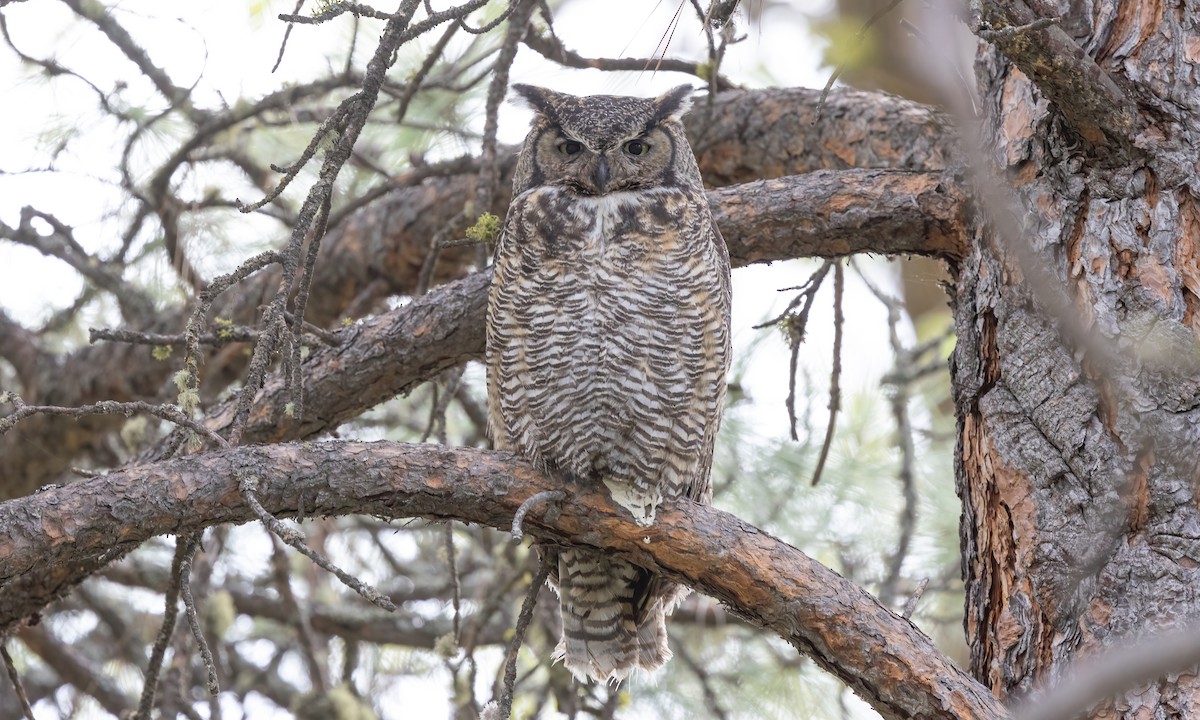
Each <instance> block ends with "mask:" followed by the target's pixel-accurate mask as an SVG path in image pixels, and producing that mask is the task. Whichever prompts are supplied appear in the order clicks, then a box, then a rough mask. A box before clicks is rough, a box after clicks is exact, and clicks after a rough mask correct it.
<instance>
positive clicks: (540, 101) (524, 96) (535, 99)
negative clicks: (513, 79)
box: [512, 83, 560, 122]
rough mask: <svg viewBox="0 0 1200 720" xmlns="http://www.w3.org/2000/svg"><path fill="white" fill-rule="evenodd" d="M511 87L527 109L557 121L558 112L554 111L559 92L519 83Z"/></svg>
mask: <svg viewBox="0 0 1200 720" xmlns="http://www.w3.org/2000/svg"><path fill="white" fill-rule="evenodd" d="M512 89H513V90H515V91H516V93H517V96H518V97H519V98H520V99H521V100H524V101H525V104H526V105H528V106H529V109H531V110H533V111H534V112H536V113H537V114H539V115H542V116H543V117H545V118H547V119H549V120H551V121H553V122H558V112H557V111H556V108H557V105H558V103H557V102H556V101H557V99H558V96H559V95H560V93H556V92H554V91H553V90H548V89H546V88H544V87H538V86H536V85H523V84H521V83H517V84H515V85H513V86H512Z"/></svg>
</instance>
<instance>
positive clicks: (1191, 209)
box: [952, 1, 1200, 718]
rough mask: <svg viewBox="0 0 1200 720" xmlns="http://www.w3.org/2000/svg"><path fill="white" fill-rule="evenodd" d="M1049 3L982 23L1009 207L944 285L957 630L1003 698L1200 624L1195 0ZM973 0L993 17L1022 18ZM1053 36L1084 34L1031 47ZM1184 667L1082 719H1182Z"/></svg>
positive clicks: (982, 66)
mask: <svg viewBox="0 0 1200 720" xmlns="http://www.w3.org/2000/svg"><path fill="white" fill-rule="evenodd" d="M1039 7H1041V5H1039ZM1055 7H1056V9H1055V10H1053V11H1051V10H1050V9H1049V7H1048V6H1047V9H1046V10H1045V12H1046V13H1047V14H1048V15H1050V14H1055V15H1057V14H1059V13H1061V18H1060V19H1059V20H1057V21H1055V22H1054V23H1053V24H1052V25H1046V26H1042V27H1038V28H1035V29H1032V30H1030V31H1028V32H1026V31H1023V30H1017V31H1015V33H1013V34H1011V35H1009V34H1005V35H1000V36H992V35H988V33H987V32H985V33H984V35H985V36H989V37H995V38H996V39H997V48H998V49H996V48H984V49H983V50H982V51H981V54H980V57H979V61H978V66H977V70H978V78H979V86H980V93H981V95H982V97H983V107H984V113H985V116H984V130H983V132H984V137H983V141H982V143H981V144H982V146H983V147H986V148H990V149H991V151H990V154H989V155H988V156H987V157H986V158H984V161H985V162H987V163H989V164H991V165H992V166H993V167H997V166H998V167H999V168H1000V169H1001V172H1002V173H1003V177H1004V181H1006V183H1007V185H1008V187H1007V189H1006V193H1003V194H1004V195H1005V197H1006V198H1010V199H1011V201H1012V205H1013V207H1015V208H1016V209H1015V212H1009V209H1008V208H1007V207H998V205H999V203H995V202H993V203H991V207H988V208H986V209H987V210H989V211H990V215H991V219H992V221H993V222H992V224H991V225H990V226H989V227H988V230H987V232H986V233H981V235H980V238H979V240H978V241H977V242H975V243H974V244H973V247H972V250H971V252H970V253H968V255H967V256H966V257H965V258H964V260H963V261H962V263H961V264H960V265H959V266H958V268H957V270H958V272H957V278H956V279H957V285H956V290H955V316H956V324H957V331H958V345H957V348H956V351H955V354H954V358H953V363H952V374H953V385H954V393H955V399H956V404H957V407H958V413H959V433H960V437H959V441H960V442H959V453H958V463H957V465H958V467H957V473H958V490H959V493H960V495H961V497H962V500H963V518H962V535H963V538H962V540H963V559H964V573H965V578H966V584H967V617H966V629H967V635H968V641H969V643H970V645H971V654H972V657H971V670H972V672H973V673H974V674H975V676H976V677H977V678H979V679H980V680H981V681H983V682H984V683H985V684H987V685H988V686H989V687H990V688H991V689H992V691H993V692H994V693H996V694H997V696H998V697H1000V698H1002V699H1009V698H1014V697H1020V696H1023V695H1026V694H1028V693H1030V692H1031V691H1033V690H1035V689H1040V688H1045V687H1047V686H1049V685H1052V684H1054V683H1055V682H1057V681H1058V680H1059V679H1060V678H1061V677H1062V676H1063V675H1064V672H1065V670H1066V668H1067V667H1068V666H1069V664H1070V663H1072V662H1073V661H1076V660H1078V659H1080V658H1086V657H1088V656H1094V655H1098V654H1100V653H1103V652H1106V651H1110V650H1111V649H1113V648H1115V647H1119V646H1121V645H1122V644H1124V643H1126V642H1129V641H1131V640H1132V639H1134V638H1137V637H1140V636H1143V635H1145V634H1148V633H1151V632H1154V631H1161V630H1164V629H1169V628H1179V627H1182V626H1185V625H1189V624H1193V623H1195V622H1197V621H1200V602H1197V591H1196V588H1198V587H1200V512H1198V508H1197V497H1196V487H1197V481H1198V480H1200V472H1198V465H1197V461H1196V452H1195V448H1196V446H1197V443H1198V442H1200V358H1198V353H1197V351H1196V347H1197V345H1196V342H1197V335H1198V334H1200V315H1198V314H1197V310H1198V309H1200V266H1198V264H1197V257H1198V256H1200V252H1198V249H1200V205H1198V204H1197V199H1196V196H1195V194H1194V193H1195V190H1194V189H1195V188H1197V187H1200V185H1198V184H1197V177H1196V172H1195V170H1196V166H1195V164H1194V163H1195V147H1196V144H1195V139H1196V137H1197V131H1198V130H1200V124H1198V123H1197V119H1198V117H1200V90H1198V86H1197V74H1196V68H1197V63H1198V62H1200V27H1198V26H1197V18H1198V17H1200V7H1198V6H1196V4H1195V3H1194V2H1184V3H1181V4H1177V5H1173V6H1169V5H1166V4H1163V3H1159V2H1132V1H1126V2H1117V3H1109V4H1105V5H1095V6H1094V7H1093V6H1088V10H1087V11H1084V10H1082V9H1080V8H1081V7H1082V6H1080V5H1078V4H1071V5H1070V6H1068V5H1067V4H1065V3H1063V4H1059V5H1056V6H1055ZM983 8H984V18H985V20H986V21H987V23H988V28H990V29H991V30H996V29H997V28H1001V27H1003V26H1004V25H1006V24H1009V23H1014V22H1022V23H1027V22H1031V21H1032V20H1036V19H1037V16H1036V15H1035V14H1033V13H1032V11H1030V10H1029V8H1028V7H1026V6H1024V5H1023V4H1021V3H995V4H993V3H984V4H983ZM1014 13H1015V14H1014ZM1043 35H1045V37H1043ZM1039 38H1040V39H1039ZM1043 40H1044V42H1042V41H1043ZM1047 43H1052V44H1053V47H1054V48H1058V49H1059V50H1062V49H1063V48H1064V47H1068V44H1069V45H1070V46H1071V47H1075V48H1076V49H1077V52H1074V51H1072V53H1071V56H1070V57H1066V58H1062V62H1061V63H1059V64H1057V65H1054V66H1045V65H1042V64H1039V63H1038V61H1037V59H1036V58H1037V57H1038V56H1037V52H1040V51H1042V50H1045V49H1046V47H1048V45H1047ZM1035 51H1036V52H1035ZM1028 53H1032V54H1028ZM1019 68H1026V69H1028V70H1029V71H1030V73H1029V74H1028V75H1027V74H1026V73H1024V72H1022V70H1021V69H1019ZM1114 94H1115V96H1114ZM1097 98H1108V100H1107V101H1104V102H1107V103H1108V104H1109V105H1110V106H1109V107H1105V108H1104V112H1099V111H1097V109H1096V107H1095V103H1096V102H1099V101H1098V100H1097ZM1133 107H1136V108H1137V112H1138V116H1137V117H1136V118H1134V119H1133V120H1132V121H1128V122H1127V121H1126V120H1127V119H1126V115H1125V113H1126V111H1128V110H1129V109H1130V108H1133ZM1189 157H1190V160H1187V159H1186V158H1189ZM1180 671H1181V672H1180V673H1178V674H1176V675H1171V676H1168V677H1166V678H1164V679H1163V680H1161V681H1155V682H1150V683H1144V684H1142V685H1141V686H1140V687H1136V688H1131V689H1123V688H1112V693H1113V695H1112V698H1111V699H1110V700H1109V701H1106V702H1103V703H1100V704H1099V705H1097V706H1095V707H1093V708H1092V709H1091V712H1090V714H1091V716H1093V717H1130V718H1132V717H1194V716H1196V715H1198V714H1200V679H1198V677H1197V675H1196V674H1195V673H1194V672H1191V671H1184V669H1183V668H1180Z"/></svg>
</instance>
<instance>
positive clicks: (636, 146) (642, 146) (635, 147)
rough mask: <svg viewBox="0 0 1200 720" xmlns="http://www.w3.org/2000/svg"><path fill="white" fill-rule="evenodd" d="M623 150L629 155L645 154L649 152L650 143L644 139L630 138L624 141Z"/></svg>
mask: <svg viewBox="0 0 1200 720" xmlns="http://www.w3.org/2000/svg"><path fill="white" fill-rule="evenodd" d="M625 152H627V153H629V154H630V155H645V154H646V153H648V152H650V145H649V144H648V143H647V142H646V141H645V140H630V141H629V142H627V143H625Z"/></svg>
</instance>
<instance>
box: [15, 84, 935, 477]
mask: <svg viewBox="0 0 1200 720" xmlns="http://www.w3.org/2000/svg"><path fill="white" fill-rule="evenodd" d="M818 95H819V93H817V92H816V91H811V90H803V89H797V90H760V91H745V90H738V91H730V92H725V93H721V94H720V95H719V96H717V97H716V98H715V99H714V100H713V102H712V103H711V104H709V103H707V102H705V101H701V102H700V103H698V104H697V106H696V108H695V110H694V111H693V112H692V113H691V114H690V115H689V116H688V118H687V123H688V129H689V134H690V136H691V139H692V142H693V144H694V145H695V147H696V149H697V153H698V154H699V160H700V164H701V170H702V172H703V174H704V177H705V179H706V181H707V182H708V183H710V184H711V185H713V186H718V187H720V186H727V185H732V184H737V183H745V182H750V181H755V180H762V179H771V178H778V177H782V176H786V175H795V174H800V173H805V172H810V171H813V170H818V169H847V168H892V169H899V170H911V171H923V172H935V171H938V170H940V169H942V168H943V167H945V165H946V162H945V158H947V157H949V152H950V150H949V148H950V147H951V137H952V133H951V132H949V130H948V128H947V126H946V124H945V119H944V118H943V117H942V116H941V115H939V114H938V113H936V112H935V111H933V110H932V109H930V108H928V107H925V106H922V105H919V104H916V103H912V102H910V101H907V100H904V99H902V98H896V97H892V96H888V95H882V94H878V93H864V92H857V91H852V90H846V91H836V92H834V93H832V94H831V96H830V98H829V100H828V102H827V103H826V105H825V108H824V111H823V113H822V115H821V119H820V120H819V121H817V122H814V120H816V119H817V115H816V104H817V103H816V101H817V97H818ZM505 157H506V158H507V160H506V161H505V162H504V163H503V164H502V167H501V170H502V173H503V175H502V178H501V180H500V187H501V190H502V191H501V192H499V193H497V195H496V197H495V198H494V200H495V202H494V205H493V207H492V208H491V210H492V212H494V213H496V214H499V215H503V214H504V209H505V207H506V206H507V204H508V200H509V198H508V192H507V187H508V183H509V180H508V177H509V175H508V173H510V172H511V169H512V167H511V166H512V159H513V158H512V156H511V154H508V155H505ZM444 170H445V174H434V175H433V176H431V177H426V178H425V179H424V180H423V181H421V182H419V183H417V184H415V185H412V186H408V185H405V183H406V182H408V180H406V178H398V179H397V182H398V183H400V184H401V185H403V186H402V187H399V188H398V189H396V190H393V191H391V192H389V193H387V194H386V195H384V196H383V197H382V198H380V199H379V200H377V201H375V202H371V203H369V204H367V205H364V206H363V207H361V208H359V209H358V210H356V211H355V212H352V213H350V214H349V215H347V216H346V217H345V219H343V220H342V221H341V222H338V223H336V224H334V225H333V226H332V227H331V228H330V232H329V235H328V236H327V237H326V239H325V240H324V242H323V243H322V247H321V256H320V259H319V261H318V264H317V271H316V273H315V276H314V278H313V286H312V293H311V299H310V301H309V303H308V306H307V313H306V316H307V318H308V319H309V320H310V321H311V322H313V323H314V324H316V325H319V326H334V325H336V321H337V320H338V318H341V317H345V316H351V317H360V316H362V315H364V314H366V313H368V312H369V311H372V310H374V309H376V308H377V304H378V301H379V300H381V299H382V298H384V297H387V296H389V295H397V294H400V295H404V294H408V293H411V292H412V291H413V289H414V288H415V287H416V284H417V283H416V280H417V275H418V272H419V269H420V267H421V264H422V263H423V261H424V258H425V255H426V254H427V252H428V248H429V243H430V240H431V238H432V237H433V236H434V235H435V234H436V233H437V232H438V231H439V230H441V229H442V228H444V227H445V226H446V225H447V224H448V223H450V222H451V221H452V220H454V218H455V216H456V215H458V214H459V212H460V211H461V210H462V208H463V206H464V203H466V202H468V200H470V199H471V198H473V197H474V182H475V177H476V174H477V171H478V168H477V167H476V161H475V160H474V159H470V158H468V159H464V160H462V161H458V162H456V163H450V164H449V165H447V166H446V167H445V168H444ZM420 172H422V173H425V174H428V173H429V172H430V171H420ZM416 177H417V175H414V176H413V177H412V178H411V179H413V180H415V179H416ZM897 189H898V190H901V191H904V190H906V188H904V187H902V186H897ZM929 190H930V188H928V187H927V188H925V190H924V192H926V193H928V191H929ZM726 197H727V196H726ZM798 197H800V198H802V197H803V196H798ZM925 197H928V195H926V196H925ZM789 199H797V196H792V197H790V198H789ZM903 199H904V198H903V196H901V197H897V198H892V199H891V202H892V203H893V204H894V206H895V207H902V206H903V202H902V201H903ZM767 201H768V200H767V199H765V198H764V199H762V202H767ZM808 208H809V210H810V211H811V212H813V213H814V214H815V213H819V212H820V209H819V208H817V207H816V206H815V205H813V204H812V203H811V202H810V203H809V204H808ZM801 209H803V208H795V209H793V210H792V212H795V211H796V210H801ZM835 209H836V208H835ZM946 219H948V218H946V217H944V216H943V217H942V219H941V220H942V221H944V220H946ZM818 221H819V218H817V219H815V220H813V221H812V222H818ZM747 229H749V228H747ZM876 229H878V230H879V231H881V232H883V233H884V234H881V235H878V236H876V235H866V236H864V239H868V240H870V239H874V240H879V241H886V240H887V236H886V232H891V230H890V229H889V228H888V227H887V225H886V224H884V225H877V226H876ZM461 231H462V228H461V227H460V228H456V229H455V232H456V233H458V234H459V235H461ZM733 231H735V228H733V227H731V228H730V230H729V232H731V233H732V232H733ZM839 242H840V241H839ZM796 251H797V252H800V251H801V248H797V249H796ZM878 251H880V252H885V251H887V248H886V247H881V248H879V249H878ZM896 251H898V252H910V251H911V252H922V251H921V249H919V248H917V249H913V250H907V249H905V248H903V247H901V248H896ZM946 251H947V249H946V248H935V249H934V250H932V252H933V253H934V254H939V253H943V252H946ZM819 254H825V253H819ZM473 257H474V253H473V252H465V251H462V250H461V249H460V250H458V251H454V250H450V251H448V252H446V253H445V254H444V255H443V256H442V260H441V261H440V262H439V264H438V271H437V275H436V277H437V278H438V279H439V280H448V279H452V278H455V277H460V276H462V275H463V274H465V273H466V272H467V271H468V270H469V266H470V263H471V261H472V259H473ZM278 284H279V277H278V272H277V271H276V270H272V269H268V270H265V271H262V272H260V273H258V274H256V275H255V276H253V277H251V278H249V279H248V280H247V281H246V282H244V283H242V284H240V285H239V286H237V287H236V288H235V289H234V290H232V291H230V292H228V293H226V295H225V296H223V297H222V298H220V299H219V301H218V303H217V305H216V306H215V307H214V309H213V312H212V314H211V316H210V319H211V318H216V317H220V318H222V319H223V320H227V321H232V322H234V323H238V324H246V325H251V326H252V325H254V323H255V321H256V318H257V314H258V308H259V306H260V305H262V303H263V302H265V301H266V300H267V299H269V297H270V294H271V293H272V292H273V291H274V288H276V287H278ZM187 312H188V308H172V309H167V310H165V311H163V312H161V313H159V315H158V316H157V318H156V319H155V321H154V323H153V325H152V326H151V327H143V328H135V329H137V330H141V331H146V332H154V333H165V334H172V333H179V332H181V331H182V329H183V326H184V323H185V320H186V317H187ZM4 320H5V318H3V317H0V338H3V337H13V338H16V336H17V333H18V332H19V331H20V328H19V327H8V324H7V323H5V322H4ZM12 347H13V348H18V346H17V345H16V344H14V345H13V346H12ZM242 350H243V346H242V345H232V346H228V347H226V348H224V349H223V350H218V351H216V352H214V353H213V354H212V355H211V356H210V357H209V359H208V361H207V364H206V370H205V385H204V387H205V391H206V394H207V395H208V396H210V397H211V396H215V394H216V393H218V392H219V391H221V390H222V389H223V388H225V387H226V386H227V385H228V384H229V383H230V382H233V381H235V380H237V379H239V376H240V370H241V369H242V367H243V364H244V362H245V361H246V357H245V354H244V353H243V352H242ZM37 351H38V348H36V347H30V348H27V349H25V350H21V351H20V352H19V353H18V352H17V350H15V349H14V351H13V355H14V357H15V359H13V358H9V359H10V361H13V362H14V365H17V364H18V362H19V363H20V365H21V367H24V368H27V369H28V368H36V372H33V371H32V370H30V371H29V372H23V373H22V375H21V379H22V382H23V384H24V385H25V400H26V401H28V402H31V403H35V402H36V403H38V404H45V405H62V406H76V405H82V404H87V403H90V402H95V401H99V400H144V399H155V398H164V397H167V398H169V397H171V396H172V395H173V393H172V392H171V386H170V380H169V379H170V376H171V374H172V373H174V372H175V371H176V370H177V369H178V367H177V364H176V363H174V362H170V361H167V362H162V361H158V360H155V359H153V357H152V356H151V349H150V348H149V347H148V346H144V345H132V346H130V345H121V344H117V343H100V344H97V345H93V346H90V347H87V348H83V349H80V350H78V351H76V352H73V353H70V354H67V355H65V356H62V357H59V358H55V359H54V362H42V363H40V364H36V365H33V366H31V365H30V363H29V362H27V361H26V360H27V358H29V357H32V356H33V355H32V354H31V353H36V352H37ZM17 355H19V357H16V356H17ZM416 362H417V364H430V362H432V361H430V362H426V361H421V360H418V361H416ZM27 376H28V377H27ZM123 422H124V419H123V418H113V417H107V416H106V417H94V418H87V419H84V420H74V419H69V418H54V417H40V418H35V419H32V420H29V421H26V422H24V423H22V424H21V425H20V426H19V427H18V428H17V429H16V430H15V431H13V432H10V433H8V434H7V435H5V436H4V437H2V438H0V478H2V479H3V480H2V482H0V498H7V497H19V496H21V495H25V494H27V493H29V492H32V491H33V490H34V489H35V488H37V487H38V486H40V485H42V484H44V483H47V482H51V481H54V480H57V479H58V478H59V477H60V476H61V475H62V473H64V472H65V471H66V470H67V469H68V468H70V467H71V466H72V465H85V466H86V465H92V466H101V467H103V466H107V465H111V464H113V463H114V462H115V460H116V455H115V454H114V453H113V450H112V447H113V439H112V438H113V435H114V433H115V432H116V431H117V430H119V429H120V427H121V424H122V423H123Z"/></svg>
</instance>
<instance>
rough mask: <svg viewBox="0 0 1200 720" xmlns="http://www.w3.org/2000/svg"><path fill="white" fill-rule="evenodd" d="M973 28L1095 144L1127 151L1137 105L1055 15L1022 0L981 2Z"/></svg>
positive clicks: (1135, 123)
mask: <svg viewBox="0 0 1200 720" xmlns="http://www.w3.org/2000/svg"><path fill="white" fill-rule="evenodd" d="M980 10H981V13H982V16H983V17H982V18H981V20H982V21H983V22H984V23H986V25H985V26H984V27H981V28H979V29H977V31H976V33H977V34H978V35H979V36H980V37H981V38H983V39H984V40H988V41H990V42H993V43H995V45H996V47H997V48H999V50H1000V51H1001V52H1002V53H1004V56H1005V57H1007V58H1008V59H1009V60H1011V61H1012V63H1013V64H1014V65H1016V66H1017V67H1018V68H1020V69H1021V72H1023V73H1025V75H1026V76H1027V77H1028V78H1029V79H1030V80H1032V81H1033V83H1034V84H1035V85H1037V86H1038V89H1039V90H1041V91H1042V94H1043V95H1045V96H1046V99H1047V100H1049V101H1050V102H1052V103H1054V106H1055V107H1056V108H1058V110H1059V112H1061V113H1062V114H1063V117H1064V118H1066V120H1067V122H1068V123H1070V124H1071V126H1072V127H1073V128H1074V129H1075V131H1076V132H1078V133H1079V134H1080V135H1081V136H1082V137H1083V138H1084V139H1085V140H1087V141H1088V142H1089V143H1091V144H1092V145H1094V146H1100V147H1104V146H1109V147H1111V148H1113V149H1117V150H1125V151H1128V150H1131V149H1132V148H1133V146H1134V136H1135V135H1136V133H1137V130H1138V129H1139V125H1140V122H1141V121H1140V119H1139V116H1138V112H1137V105H1136V104H1135V103H1134V101H1133V98H1132V97H1130V96H1129V95H1128V94H1127V93H1126V92H1125V91H1124V90H1122V89H1121V87H1120V86H1119V85H1117V83H1116V82H1114V81H1113V79H1112V77H1111V76H1109V74H1108V73H1107V72H1105V71H1104V69H1103V68H1101V67H1100V65H1099V64H1097V63H1096V60H1095V59H1094V58H1093V57H1092V56H1091V55H1089V54H1088V53H1086V52H1084V51H1083V49H1082V48H1081V47H1080V46H1079V44H1078V43H1076V42H1075V41H1074V40H1072V39H1071V36H1070V35H1067V33H1066V32H1065V31H1064V30H1063V29H1062V28H1061V27H1059V26H1058V25H1057V24H1056V22H1055V21H1054V19H1053V18H1042V17H1040V16H1039V15H1038V14H1037V13H1036V12H1034V10H1033V9H1032V8H1030V7H1029V5H1027V4H1025V3H1024V2H1022V1H1021V0H1005V2H997V1H996V0H988V1H987V2H983V3H981V5H980Z"/></svg>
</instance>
